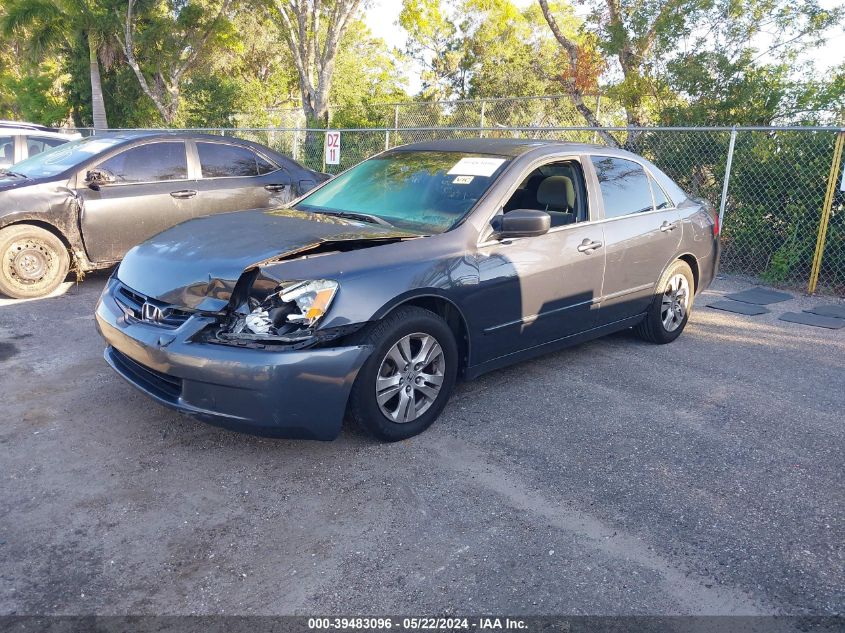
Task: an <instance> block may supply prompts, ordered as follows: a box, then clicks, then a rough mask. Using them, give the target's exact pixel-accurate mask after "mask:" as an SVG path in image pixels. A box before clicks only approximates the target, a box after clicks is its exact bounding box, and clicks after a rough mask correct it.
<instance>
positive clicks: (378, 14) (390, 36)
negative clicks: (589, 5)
mask: <svg viewBox="0 0 845 633" xmlns="http://www.w3.org/2000/svg"><path fill="white" fill-rule="evenodd" d="M532 2H534V0H514V4H516V5H517V6H520V7H523V6H527V5H529V4H531V3H532ZM841 3H842V0H821V2H820V4H821V5H822V6H823V7H825V8H833V7H834V6H839V5H841ZM401 10H402V1H401V0H372V1H371V3H370V6H369V8H368V9H367V10H366V11H365V13H364V21H365V22H366V23H367V26H368V27H369V29H370V31H372V32H373V35H375V36H376V37H380V38H381V39H383V40H384V41H385V42H386V43H387V45H388V46H389V47H391V48H394V47H395V48H400V49H401V48H403V47H404V46H405V42H406V40H407V37H408V34H407V33H406V31H405V29H403V28H402V27H401V26H399V24H398V21H399V12H400V11H401ZM843 58H845V30H843V28H842V27H841V26H840V27H839V28H838V29H835V30H831V32H829V33H828V39H827V42H826V44H825V45H824V46H822V47H819V48H818V49H816V50H814V51H811V52H810V53H809V54H808V60H809V61H812V62H813V63H814V64H815V66H816V67H817V68H818V69H820V70H826V69H829V68H832V67H833V66H836V65H838V64H841V63H842V61H843ZM407 72H408V75H407V80H408V90H409V92H410V94H417V93H418V92H419V91H420V88H421V83H420V68H419V67H417V66H414V65H410V66H408V68H407ZM501 96H503V97H506V96H507V95H501Z"/></svg>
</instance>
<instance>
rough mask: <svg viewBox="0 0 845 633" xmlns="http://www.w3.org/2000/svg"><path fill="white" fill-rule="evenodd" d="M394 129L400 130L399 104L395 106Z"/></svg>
mask: <svg viewBox="0 0 845 633" xmlns="http://www.w3.org/2000/svg"><path fill="white" fill-rule="evenodd" d="M393 131H394V132H396V133H398V132H399V106H398V105H395V106H393Z"/></svg>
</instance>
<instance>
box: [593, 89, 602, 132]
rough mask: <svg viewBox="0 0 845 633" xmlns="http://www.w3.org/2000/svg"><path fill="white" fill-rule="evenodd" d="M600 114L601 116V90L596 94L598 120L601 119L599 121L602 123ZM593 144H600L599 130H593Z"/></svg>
mask: <svg viewBox="0 0 845 633" xmlns="http://www.w3.org/2000/svg"><path fill="white" fill-rule="evenodd" d="M600 116H601V93H600V92H599V93H598V94H597V95H596V121H599V123H601V119H600V118H599V117H600ZM593 144H594V145H598V144H599V133H598V132H593Z"/></svg>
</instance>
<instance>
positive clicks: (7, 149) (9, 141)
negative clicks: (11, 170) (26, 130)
mask: <svg viewBox="0 0 845 633" xmlns="http://www.w3.org/2000/svg"><path fill="white" fill-rule="evenodd" d="M14 162H15V137H14V136H0V167H8V166H9V165H11V164H12V163H14Z"/></svg>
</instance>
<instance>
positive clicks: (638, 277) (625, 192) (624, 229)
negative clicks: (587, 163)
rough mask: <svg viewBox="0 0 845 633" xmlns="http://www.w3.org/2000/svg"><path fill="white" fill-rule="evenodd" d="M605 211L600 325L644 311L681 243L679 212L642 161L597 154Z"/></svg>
mask: <svg viewBox="0 0 845 633" xmlns="http://www.w3.org/2000/svg"><path fill="white" fill-rule="evenodd" d="M591 162H592V166H593V168H594V170H595V175H596V177H597V179H598V185H599V190H600V192H601V198H602V204H603V209H604V222H603V226H604V240H605V251H606V257H607V261H606V268H605V276H604V285H603V287H602V302H601V308H600V310H599V315H598V322H599V324H601V325H605V324H609V323H613V322H615V321H620V320H622V319H625V318H628V317H633V316H636V315H638V314H641V313H643V312H645V310H646V309H647V308H648V306H649V304H650V303H651V300H652V298H653V296H654V291H655V286H656V284H657V280H658V277H659V276H660V274H661V272H662V271H663V270H664V268H665V267H666V265H667V264H668V263H669V262H670V261H671V260H672V258H674V257H675V254H676V252H677V250H678V246H679V244H680V242H681V232H682V227H681V222H680V212H679V211H678V210H677V209H675V208H674V206H673V205H672V204H671V203H670V202H669V200H668V198H667V197H666V196H665V194H663V192H662V190H661V189H660V188H659V186H658V185H657V183H653V182H650V181H652V179H651V177H650V176H649V174H648V173H647V172H646V170H645V169H644V168H643V166H642V165H641V164H640V163H637V162H635V161H632V160H627V159H623V158H616V157H609V156H593V157H592V159H591Z"/></svg>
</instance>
